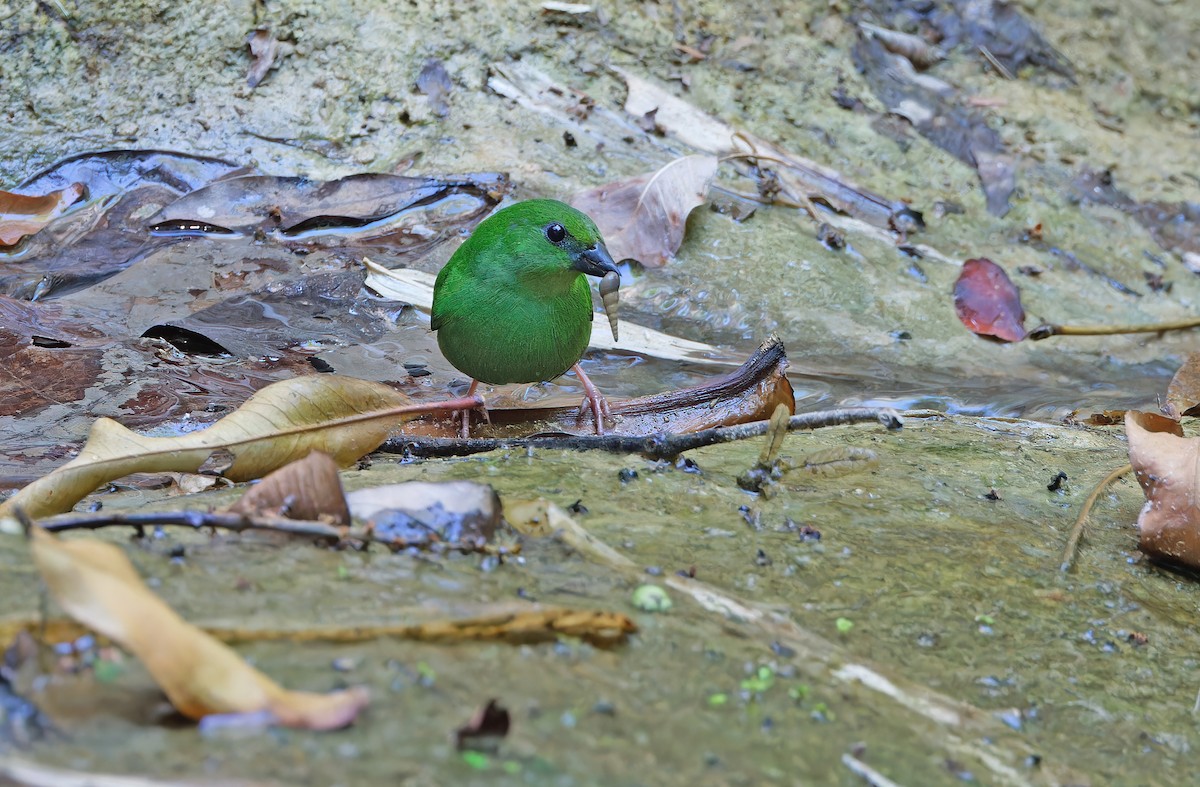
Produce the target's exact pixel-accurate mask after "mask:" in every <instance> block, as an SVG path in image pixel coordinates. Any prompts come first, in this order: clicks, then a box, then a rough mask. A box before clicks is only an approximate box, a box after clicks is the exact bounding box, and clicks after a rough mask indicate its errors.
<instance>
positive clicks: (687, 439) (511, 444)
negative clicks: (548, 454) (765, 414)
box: [378, 407, 903, 459]
mask: <svg viewBox="0 0 1200 787" xmlns="http://www.w3.org/2000/svg"><path fill="white" fill-rule="evenodd" d="M864 421H878V422H879V423H881V424H883V425H884V426H886V427H887V428H888V429H899V428H900V427H901V426H903V422H902V421H901V420H900V414H899V413H897V412H896V411H895V410H893V409H891V408H888V407H845V408H841V409H838V410H821V411H818V412H815V413H803V414H801V415H793V416H792V417H791V418H790V419H789V420H788V430H789V431H791V430H794V429H819V428H821V427H824V426H837V425H839V424H853V423H862V422H864ZM769 426H770V421H754V422H752V423H748V424H737V425H735V426H718V427H715V428H713V429H705V430H703V431H700V432H691V433H688V434H670V433H667V432H659V433H657V434H652V435H639V436H634V435H549V436H544V437H517V438H506V437H498V438H491V437H488V438H472V437H468V438H466V439H455V438H448V437H432V438H428V439H424V440H413V439H406V438H391V439H389V440H387V441H386V442H385V443H384V444H383V445H381V446H380V447H379V449H378V450H380V451H383V452H385V453H392V454H404V455H405V456H409V457H414V458H421V459H427V458H432V457H441V456H469V455H471V454H479V453H483V452H485V451H495V450H498V449H511V448H545V449H551V450H569V451H608V452H610V453H617V454H644V455H645V456H647V457H649V458H651V459H671V458H674V457H676V456H678V455H679V454H681V453H683V452H684V451H691V450H693V449H696V448H701V447H703V446H706V445H716V444H718V443H729V442H733V441H734V440H745V439H747V438H750V437H758V436H759V435H764V434H766V433H767V429H768V427H769Z"/></svg>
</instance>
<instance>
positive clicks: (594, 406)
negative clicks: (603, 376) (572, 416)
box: [571, 364, 612, 434]
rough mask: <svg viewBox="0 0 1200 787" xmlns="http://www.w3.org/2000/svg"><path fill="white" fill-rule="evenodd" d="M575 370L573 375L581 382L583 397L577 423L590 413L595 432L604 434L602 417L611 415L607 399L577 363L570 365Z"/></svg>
mask: <svg viewBox="0 0 1200 787" xmlns="http://www.w3.org/2000/svg"><path fill="white" fill-rule="evenodd" d="M571 368H572V369H573V370H574V371H575V376H576V377H578V378H579V382H580V383H582V384H583V391H584V397H583V401H582V402H581V403H580V405H579V417H578V419H577V422H578V423H582V422H583V419H585V418H587V416H588V413H591V415H592V417H593V419H594V423H595V428H596V434H604V419H605V418H611V417H612V411H611V410H610V409H609V406H608V400H607V399H605V398H604V396H603V395H602V394H601V393H600V391H599V390H597V388H596V386H595V385H593V384H592V381H591V380H589V379H588V376H587V375H586V374H584V373H583V369H582V368H581V367H580V366H579V364H575V365H574V366H572V367H571Z"/></svg>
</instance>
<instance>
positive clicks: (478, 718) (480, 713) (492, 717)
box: [454, 700, 512, 751]
mask: <svg viewBox="0 0 1200 787" xmlns="http://www.w3.org/2000/svg"><path fill="white" fill-rule="evenodd" d="M511 723H512V719H511V717H510V716H509V713H508V710H507V709H506V708H503V707H501V705H500V703H498V702H497V701H496V700H488V701H487V703H486V704H484V706H483V707H482V708H480V709H479V710H477V711H475V713H474V715H472V716H471V720H470V721H468V722H467V723H466V724H464V725H463V726H461V727H459V728H458V729H457V730H455V731H454V746H455V748H457V749H458V750H459V751H462V750H463V749H480V748H482V749H487V750H490V749H493V748H495V744H496V742H497V739H499V738H503V737H504V736H506V735H508V729H509V726H510V725H511ZM480 738H482V739H484V741H479V740H477V739H480ZM481 743H482V744H483V745H482V746H481V745H480V744H481Z"/></svg>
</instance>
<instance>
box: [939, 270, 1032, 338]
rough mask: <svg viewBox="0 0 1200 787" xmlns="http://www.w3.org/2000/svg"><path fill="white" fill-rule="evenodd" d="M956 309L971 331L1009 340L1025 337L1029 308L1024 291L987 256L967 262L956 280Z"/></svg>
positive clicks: (960, 318) (959, 317)
mask: <svg viewBox="0 0 1200 787" xmlns="http://www.w3.org/2000/svg"><path fill="white" fill-rule="evenodd" d="M954 311H955V312H956V313H957V314H958V319H959V320H961V321H962V324H963V325H965V326H967V328H968V330H970V331H972V332H974V333H977V334H979V335H980V336H994V337H995V338H997V339H1000V340H1001V341H1005V342H1019V341H1021V340H1022V339H1024V338H1025V335H1026V331H1025V309H1024V307H1022V306H1021V293H1020V291H1019V290H1018V289H1017V287H1016V285H1015V284H1013V283H1012V280H1010V279H1009V278H1008V274H1007V273H1005V272H1004V269H1003V268H1001V267H1000V266H999V265H997V264H996V263H994V262H992V261H991V260H989V259H987V258H986V257H984V258H979V259H971V260H967V261H966V262H964V263H963V266H962V272H961V273H959V275H958V281H956V282H955V283H954Z"/></svg>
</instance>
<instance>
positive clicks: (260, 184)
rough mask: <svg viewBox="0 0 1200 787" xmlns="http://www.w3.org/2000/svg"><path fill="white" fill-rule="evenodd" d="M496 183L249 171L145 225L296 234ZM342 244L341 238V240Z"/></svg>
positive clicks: (372, 218)
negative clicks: (333, 177) (335, 177)
mask: <svg viewBox="0 0 1200 787" xmlns="http://www.w3.org/2000/svg"><path fill="white" fill-rule="evenodd" d="M493 184H499V185H500V186H503V183H502V179H498V178H496V177H495V176H490V175H481V176H479V179H478V181H477V180H475V179H472V176H467V177H465V178H463V179H461V180H441V179H437V178H420V177H408V176H405V175H385V174H380V173H370V172H368V173H359V174H356V175H348V176H346V177H344V178H339V179H338V180H329V181H322V180H309V179H308V178H301V177H285V176H276V175H246V176H243V177H236V178H225V179H223V180H218V181H216V182H215V183H211V184H209V185H207V186H204V187H202V188H199V189H196V190H195V191H192V192H190V193H188V194H186V195H184V196H183V197H180V198H179V199H177V200H175V201H174V202H172V203H171V204H170V205H167V206H166V207H164V208H163V209H162V210H161V211H159V213H158V214H157V215H155V216H154V217H152V218H151V219H150V221H149V223H150V225H151V226H150V229H151V230H152V231H155V232H171V233H178V232H183V231H189V228H199V229H192V230H190V231H192V232H193V233H194V234H197V235H201V236H204V237H213V236H214V234H216V235H221V234H224V235H239V234H252V233H254V232H256V231H259V232H264V233H268V234H270V233H275V232H279V233H282V234H283V235H284V236H296V235H298V234H300V233H305V232H309V231H311V230H314V229H322V230H330V229H335V228H340V229H345V228H355V227H362V226H363V225H367V224H373V223H374V222H377V221H381V220H382V219H385V218H388V217H390V216H396V215H397V214H403V211H405V210H406V209H408V208H415V207H418V206H424V205H427V204H428V203H430V202H432V201H434V200H436V199H437V198H439V197H440V196H443V195H453V194H458V193H466V194H471V195H481V196H486V195H485V194H482V192H484V190H485V189H488V188H490V187H491V186H492V185H493ZM489 203H490V204H495V201H494V200H490V199H489ZM489 207H490V205H489ZM459 210H460V211H461V206H460V207H459ZM400 218H403V215H401V216H400ZM421 219H422V220H424V221H428V219H427V218H426V217H423V216H422V217H421ZM339 242H340V243H344V242H345V241H344V239H341V238H339Z"/></svg>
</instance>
